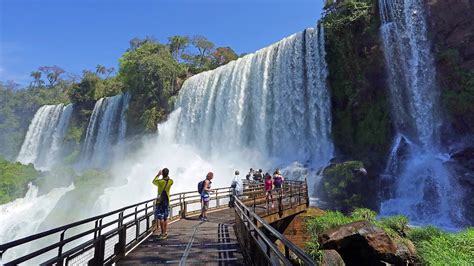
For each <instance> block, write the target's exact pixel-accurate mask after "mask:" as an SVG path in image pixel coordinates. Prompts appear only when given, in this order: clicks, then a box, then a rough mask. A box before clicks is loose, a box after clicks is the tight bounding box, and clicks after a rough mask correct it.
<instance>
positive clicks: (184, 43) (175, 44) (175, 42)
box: [168, 35, 189, 61]
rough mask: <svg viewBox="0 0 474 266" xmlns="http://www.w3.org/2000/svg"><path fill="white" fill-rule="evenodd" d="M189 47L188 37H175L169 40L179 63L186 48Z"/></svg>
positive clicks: (171, 50) (172, 52) (171, 49)
mask: <svg viewBox="0 0 474 266" xmlns="http://www.w3.org/2000/svg"><path fill="white" fill-rule="evenodd" d="M188 45H189V37H188V36H180V35H175V36H172V37H169V38H168V47H169V48H170V52H171V55H172V56H173V58H174V60H176V61H179V58H181V55H182V54H183V52H184V50H185V49H186V47H188Z"/></svg>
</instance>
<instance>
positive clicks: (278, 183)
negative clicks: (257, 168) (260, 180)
mask: <svg viewBox="0 0 474 266" xmlns="http://www.w3.org/2000/svg"><path fill="white" fill-rule="evenodd" d="M283 181H285V178H284V177H283V176H282V175H281V172H280V169H276V171H275V173H273V185H274V186H275V189H279V190H280V189H281V188H282V187H283Z"/></svg>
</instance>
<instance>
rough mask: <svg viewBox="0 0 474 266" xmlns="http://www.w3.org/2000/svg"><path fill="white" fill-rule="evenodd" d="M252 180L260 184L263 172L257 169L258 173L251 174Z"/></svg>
mask: <svg viewBox="0 0 474 266" xmlns="http://www.w3.org/2000/svg"><path fill="white" fill-rule="evenodd" d="M253 180H254V181H256V182H262V180H263V170H262V169H258V172H255V173H254V174H253Z"/></svg>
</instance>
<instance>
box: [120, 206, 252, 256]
mask: <svg viewBox="0 0 474 266" xmlns="http://www.w3.org/2000/svg"><path fill="white" fill-rule="evenodd" d="M208 217H209V221H208V222H202V221H200V220H199V219H198V217H192V218H187V219H181V220H179V221H176V222H174V223H172V224H170V225H169V226H168V239H167V240H159V239H158V236H154V235H152V236H150V237H148V238H147V239H146V240H145V241H144V242H142V243H141V244H140V245H139V246H138V247H136V248H135V249H134V250H132V251H131V252H130V253H129V254H128V255H127V256H126V257H124V258H122V259H121V260H120V261H118V262H117V264H118V265H128V264H153V265H195V264H201V265H243V264H244V260H243V257H242V253H241V250H240V246H239V244H238V242H237V238H236V236H235V233H234V228H233V225H234V221H235V218H234V210H233V209H224V210H221V211H216V212H213V213H209V214H208Z"/></svg>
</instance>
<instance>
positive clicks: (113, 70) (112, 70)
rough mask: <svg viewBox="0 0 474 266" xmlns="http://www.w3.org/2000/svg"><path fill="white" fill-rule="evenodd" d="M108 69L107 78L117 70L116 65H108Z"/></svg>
mask: <svg viewBox="0 0 474 266" xmlns="http://www.w3.org/2000/svg"><path fill="white" fill-rule="evenodd" d="M106 71H107V76H106V78H109V77H110V75H112V73H114V72H115V67H108V68H107V70H106Z"/></svg>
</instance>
